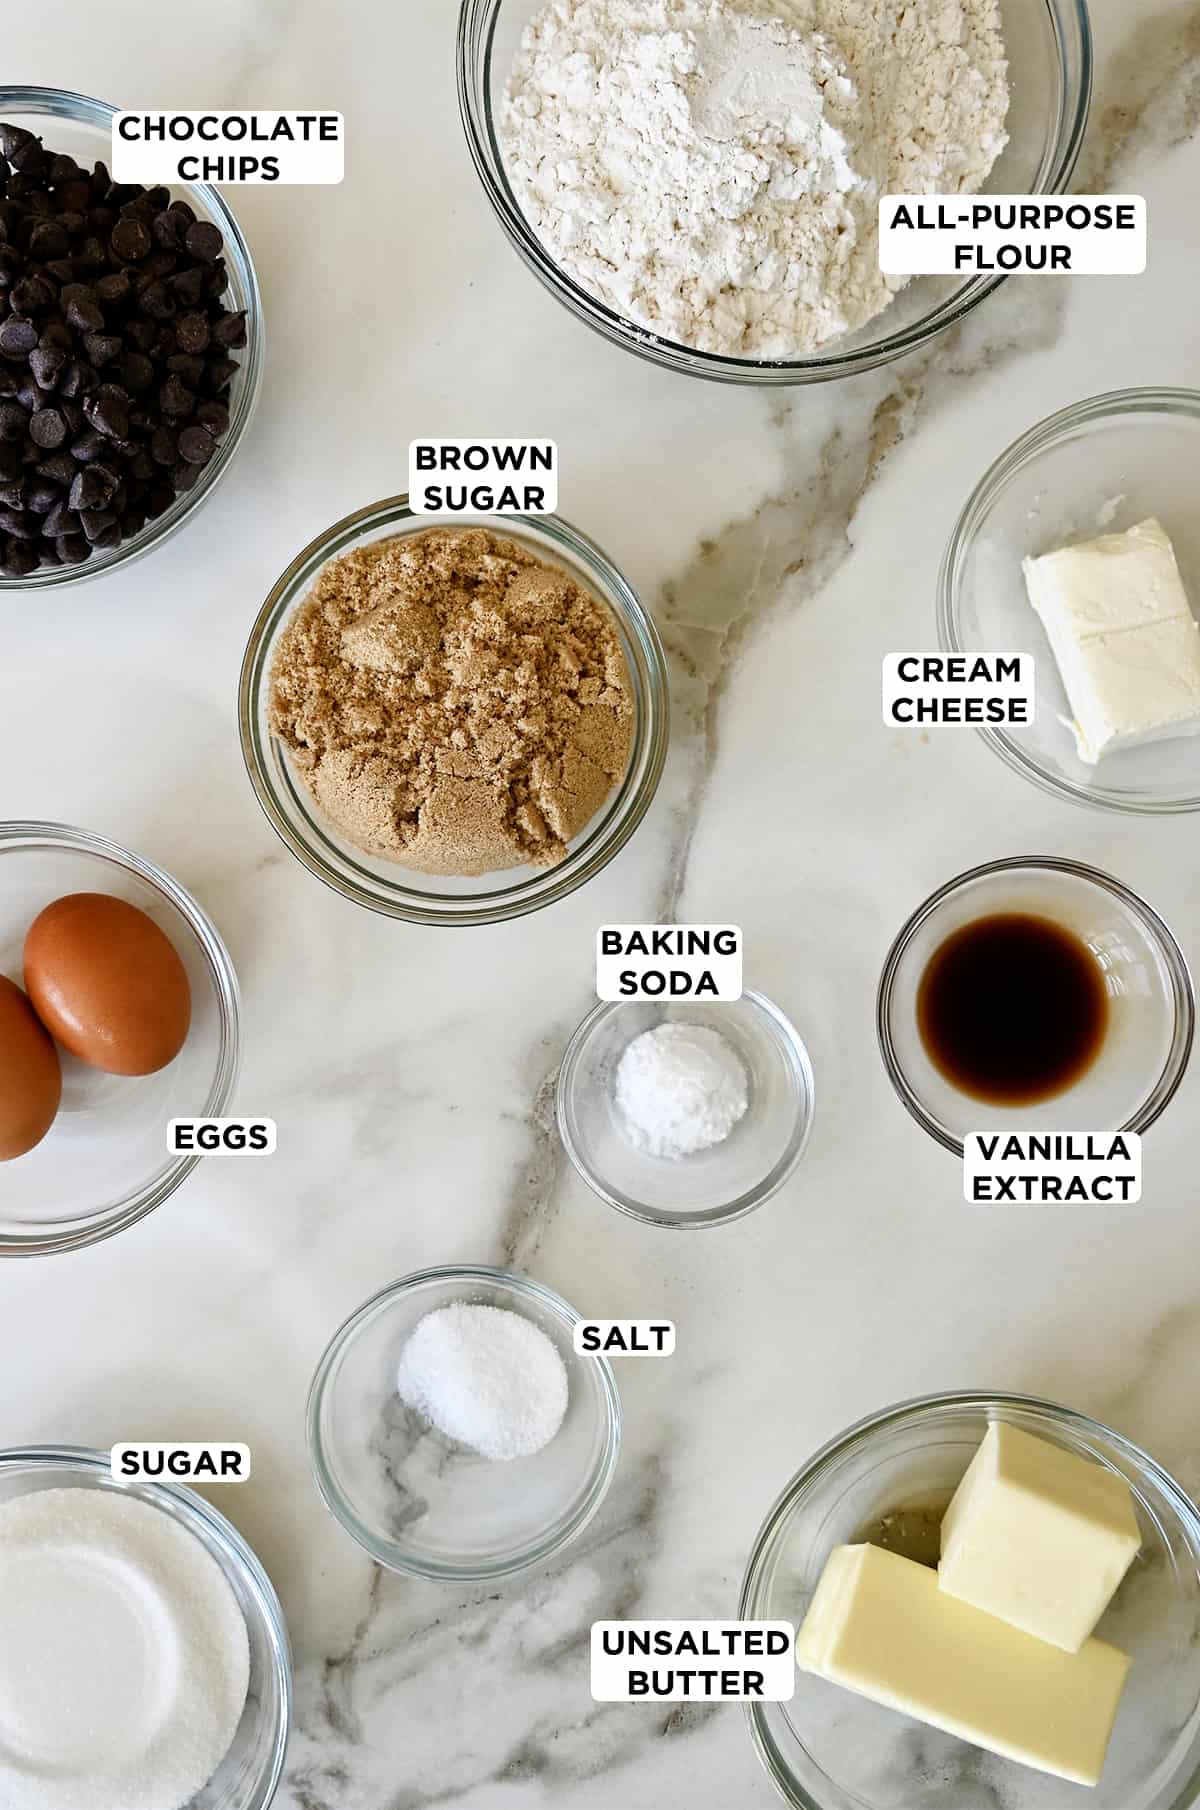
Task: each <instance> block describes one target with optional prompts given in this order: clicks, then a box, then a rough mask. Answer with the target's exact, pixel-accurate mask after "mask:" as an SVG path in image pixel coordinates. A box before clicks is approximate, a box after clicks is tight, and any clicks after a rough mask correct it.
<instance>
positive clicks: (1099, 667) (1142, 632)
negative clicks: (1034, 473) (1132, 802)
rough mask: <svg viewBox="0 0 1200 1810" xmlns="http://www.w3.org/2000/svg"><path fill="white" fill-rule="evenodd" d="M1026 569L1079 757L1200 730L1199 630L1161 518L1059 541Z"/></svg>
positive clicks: (1089, 759) (1093, 760)
mask: <svg viewBox="0 0 1200 1810" xmlns="http://www.w3.org/2000/svg"><path fill="white" fill-rule="evenodd" d="M1023 570H1024V573H1025V586H1026V589H1027V590H1028V592H1029V601H1030V603H1031V604H1032V605H1033V607H1034V609H1035V610H1036V611H1037V613H1038V615H1039V616H1040V617H1041V619H1042V626H1043V627H1044V629H1045V631H1046V634H1047V637H1048V638H1049V641H1050V646H1051V648H1052V649H1053V651H1054V658H1055V661H1056V662H1057V665H1058V670H1059V673H1060V674H1061V676H1062V682H1063V685H1064V687H1065V689H1066V693H1067V697H1068V699H1069V701H1070V705H1071V710H1072V713H1073V721H1072V723H1071V728H1072V729H1073V730H1074V733H1075V744H1076V747H1077V749H1078V752H1079V758H1080V760H1082V761H1086V762H1087V763H1088V765H1090V766H1094V765H1095V763H1096V762H1097V761H1098V760H1100V759H1101V757H1102V756H1103V755H1105V754H1111V753H1113V752H1114V751H1115V750H1116V749H1119V748H1136V747H1140V746H1142V745H1143V744H1144V743H1146V742H1158V741H1164V740H1170V739H1172V738H1174V737H1176V736H1183V735H1200V628H1198V627H1197V624H1196V620H1195V617H1194V616H1193V615H1192V612H1191V609H1190V607H1189V605H1188V600H1187V593H1186V591H1185V590H1184V588H1183V580H1182V578H1181V577H1180V575H1179V567H1178V565H1177V564H1176V561H1175V549H1174V548H1173V547H1172V545H1171V540H1170V536H1169V535H1168V534H1167V532H1166V529H1165V528H1164V527H1163V526H1162V523H1161V522H1157V521H1155V519H1154V518H1153V516H1151V517H1149V518H1148V519H1147V520H1146V521H1144V522H1139V523H1138V524H1137V526H1136V527H1134V528H1129V529H1127V530H1126V532H1125V533H1124V534H1102V535H1100V536H1099V538H1098V539H1097V540H1089V541H1083V542H1081V543H1080V544H1079V545H1077V546H1074V547H1060V548H1059V549H1058V550H1057V551H1056V552H1053V553H1043V554H1042V555H1041V556H1040V558H1037V559H1027V560H1025V562H1024V565H1023Z"/></svg>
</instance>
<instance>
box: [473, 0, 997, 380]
mask: <svg viewBox="0 0 1200 1810" xmlns="http://www.w3.org/2000/svg"><path fill="white" fill-rule="evenodd" d="M1007 108H1008V86H1007V66H1006V63H1005V58H1004V46H1003V42H1002V39H1001V35H1000V15H999V3H998V0H774V3H773V4H772V0H550V4H548V5H547V6H545V7H544V8H543V10H542V11H541V12H540V13H538V14H537V15H536V17H535V18H534V19H533V20H532V21H531V23H530V24H529V26H528V27H527V29H526V31H525V34H524V37H523V39H522V44H521V48H520V50H519V51H518V53H517V56H516V59H515V61H514V64H513V69H512V74H511V78H510V81H509V86H508V92H507V97H506V101H505V104H504V107H503V109H502V116H501V135H502V139H503V142H504V146H505V154H506V159H507V166H508V173H509V177H510V180H511V182H512V184H513V188H514V191H515V193H516V195H517V198H518V200H519V201H520V203H521V206H522V207H523V209H524V210H525V213H526V215H527V216H528V218H529V221H530V224H531V225H532V227H533V228H534V230H535V232H536V233H537V234H538V236H539V237H540V238H541V239H542V241H543V243H544V244H545V246H546V249H547V250H548V252H549V253H550V255H551V256H552V257H553V258H554V260H555V261H556V262H557V263H558V264H559V265H560V266H561V267H562V269H563V270H564V271H565V272H566V273H567V274H568V275H569V276H571V277H572V278H573V279H574V280H575V281H576V282H578V283H579V284H580V285H581V287H583V288H584V289H587V290H588V291H590V292H591V293H592V294H593V295H595V296H596V297H598V298H599V299H600V300H601V301H603V302H605V303H607V304H608V305H609V307H611V308H613V309H615V310H616V311H617V312H618V313H619V314H622V315H624V316H625V317H626V318H628V319H631V320H633V321H634V322H635V323H637V324H639V325H641V326H644V327H646V328H648V329H650V330H651V331H652V332H654V333H657V334H660V335H663V336H664V337H666V338H668V339H672V340H676V341H678V342H680V343H682V344H684V345H687V346H693V347H697V348H699V349H700V350H702V351H706V352H715V353H721V354H724V355H726V356H735V357H752V358H791V357H798V356H802V355H804V354H805V353H807V352H811V351H813V350H814V349H815V348H817V347H818V346H821V345H823V344H824V343H825V342H826V341H828V340H830V339H833V338H835V337H836V336H837V335H839V334H843V333H848V332H852V331H853V330H854V329H855V328H857V327H860V326H862V325H863V324H864V323H865V322H866V321H868V320H870V319H871V317H872V316H873V315H875V314H878V313H879V311H880V309H882V308H884V307H886V305H887V303H888V302H889V301H890V300H891V297H892V294H893V293H894V291H895V289H897V288H899V287H901V286H902V285H903V283H904V282H905V281H906V280H907V279H905V278H903V277H892V278H886V277H884V276H882V275H881V274H880V271H879V264H878V232H877V209H878V202H879V198H880V196H881V195H882V194H885V193H923V194H934V193H952V192H956V191H960V190H962V191H972V190H975V189H977V188H979V187H980V185H981V184H982V183H983V182H984V180H985V179H986V177H987V175H988V172H989V171H990V170H991V168H992V165H993V163H994V162H995V160H996V158H997V157H998V156H999V154H1000V152H1001V150H1002V149H1003V147H1004V144H1005V131H1004V121H1005V116H1006V113H1007Z"/></svg>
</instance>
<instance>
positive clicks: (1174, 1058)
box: [877, 855, 1195, 1156]
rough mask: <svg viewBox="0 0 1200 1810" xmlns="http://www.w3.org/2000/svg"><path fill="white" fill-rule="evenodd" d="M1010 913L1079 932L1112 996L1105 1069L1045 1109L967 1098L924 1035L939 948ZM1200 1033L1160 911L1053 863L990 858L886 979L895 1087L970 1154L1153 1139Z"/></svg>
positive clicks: (882, 1013)
mask: <svg viewBox="0 0 1200 1810" xmlns="http://www.w3.org/2000/svg"><path fill="white" fill-rule="evenodd" d="M1006 911H1016V912H1029V913H1031V914H1032V915H1033V916H1035V917H1046V918H1051V919H1053V920H1054V922H1055V923H1058V924H1061V925H1062V926H1063V927H1064V929H1067V930H1070V931H1073V932H1074V934H1075V935H1076V936H1078V937H1079V938H1080V940H1081V941H1082V942H1084V943H1086V944H1087V946H1088V947H1089V948H1090V949H1091V951H1092V953H1093V955H1094V956H1095V957H1096V960H1097V961H1098V963H1099V964H1100V967H1101V968H1102V969H1103V971H1104V981H1105V988H1106V990H1107V993H1108V1029H1107V1032H1106V1034H1105V1038H1104V1042H1103V1044H1102V1046H1101V1048H1100V1051H1099V1053H1098V1055H1097V1056H1096V1059H1095V1061H1094V1062H1093V1063H1092V1065H1091V1067H1090V1068H1088V1069H1087V1070H1086V1071H1085V1072H1084V1074H1082V1075H1081V1076H1080V1078H1079V1079H1078V1080H1077V1081H1076V1082H1075V1083H1074V1085H1073V1086H1071V1087H1069V1088H1065V1089H1064V1090H1063V1091H1062V1092H1061V1093H1058V1094H1055V1095H1054V1096H1053V1097H1052V1098H1051V1099H1048V1100H1044V1101H1042V1102H1041V1103H1040V1104H1038V1105H1033V1106H991V1105H988V1104H987V1103H986V1102H985V1101H982V1100H976V1099H973V1098H971V1097H970V1096H969V1095H968V1094H965V1093H961V1092H960V1091H959V1090H958V1089H957V1088H956V1087H953V1086H952V1085H951V1083H950V1082H949V1081H947V1080H946V1078H945V1077H944V1076H943V1075H942V1074H941V1073H940V1072H939V1070H938V1069H937V1068H935V1067H934V1064H933V1063H932V1062H931V1060H930V1058H929V1056H928V1054H927V1053H926V1050H925V1046H924V1044H923V1042H922V1040H921V1034H920V1031H919V1029H918V1027H917V1012H916V1001H917V992H918V988H919V987H920V984H921V977H922V975H923V974H924V972H925V969H926V967H927V965H928V963H929V960H930V958H931V956H932V955H933V954H934V952H935V950H937V949H938V948H940V946H941V944H942V943H943V942H944V941H945V940H946V938H947V937H948V936H950V935H951V934H952V933H953V932H954V931H956V930H958V929H960V928H961V927H962V925H964V924H968V923H972V922H973V921H974V920H975V919H976V918H982V917H987V916H989V915H990V914H991V913H993V912H1006ZM1194 1024H1195V999H1194V996H1193V993H1192V980H1191V975H1190V974H1189V972H1188V966H1187V962H1186V961H1185V959H1184V955H1183V951H1182V950H1181V949H1180V947H1179V944H1178V943H1177V942H1176V941H1175V938H1174V936H1173V935H1172V934H1171V932H1170V930H1169V929H1168V928H1167V926H1166V924H1164V922H1163V920H1162V919H1161V918H1160V917H1159V916H1158V913H1157V912H1156V911H1154V910H1152V909H1151V907H1150V906H1149V905H1147V904H1146V902H1145V900H1144V899H1141V898H1139V897H1138V895H1137V894H1136V893H1135V892H1131V891H1130V889H1129V888H1128V887H1127V886H1122V884H1121V882H1120V881H1119V880H1114V879H1112V878H1111V877H1110V876H1109V875H1108V874H1103V873H1101V872H1100V871H1099V870H1098V869H1097V868H1094V867H1085V866H1084V865H1083V864H1082V862H1079V861H1068V860H1064V859H1060V858H1058V857H1056V856H1053V855H1030V856H1017V857H1014V858H1013V859H1011V860H1004V861H989V862H988V863H987V864H986V866H983V867H974V868H971V869H970V871H969V872H967V873H964V874H959V875H958V876H957V877H956V878H955V879H953V880H948V881H947V882H946V884H945V885H944V886H941V887H939V888H938V890H937V892H935V893H934V894H933V895H932V896H931V897H930V898H928V899H926V901H925V903H924V904H923V905H921V906H920V907H919V908H918V909H917V910H916V911H915V912H914V913H913V915H912V917H911V918H909V920H908V922H907V924H905V926H904V928H903V929H902V930H901V932H900V934H899V935H898V936H897V938H896V940H895V942H894V943H893V944H892V947H891V949H890V950H889V952H888V958H887V961H886V962H885V963H884V967H883V974H882V976H881V978H880V982H879V997H878V1004H877V1027H878V1031H879V1047H880V1050H881V1052H882V1055H883V1062H884V1067H885V1068H886V1069H887V1072H888V1076H889V1078H890V1080H891V1082H892V1085H893V1087H894V1088H895V1089H896V1092H897V1093H898V1094H899V1096H900V1098H901V1100H902V1101H903V1102H904V1105H905V1106H906V1107H907V1108H908V1110H909V1112H910V1113H911V1114H912V1116H913V1118H914V1119H916V1121H917V1123H918V1125H921V1126H923V1127H924V1129H925V1130H926V1131H927V1132H928V1133H929V1135H930V1136H931V1137H934V1138H936V1139H937V1141H938V1143H939V1144H943V1145H944V1146H945V1148H946V1149H947V1150H953V1151H955V1152H956V1153H957V1154H958V1155H959V1156H961V1155H962V1151H963V1139H964V1137H965V1136H966V1135H967V1134H968V1133H969V1132H989V1131H999V1132H1005V1131H1012V1130H1015V1129H1018V1128H1019V1129H1021V1130H1023V1131H1093V1132H1117V1131H1136V1132H1142V1131H1145V1130H1146V1129H1147V1128H1148V1127H1149V1126H1151V1125H1153V1123H1154V1121H1155V1119H1157V1118H1158V1116H1159V1114H1160V1113H1161V1112H1162V1111H1163V1110H1164V1108H1165V1107H1166V1106H1167V1104H1168V1103H1169V1101H1170V1100H1171V1097H1172V1095H1173V1094H1174V1092H1175V1090H1176V1088H1177V1087H1178V1086H1179V1083H1180V1081H1181V1080H1182V1079H1183V1073H1184V1070H1185V1069H1186V1067H1187V1063H1188V1056H1189V1055H1190V1053H1191V1048H1192V1034H1193V1029H1194Z"/></svg>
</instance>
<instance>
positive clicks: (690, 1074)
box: [616, 1020, 749, 1157]
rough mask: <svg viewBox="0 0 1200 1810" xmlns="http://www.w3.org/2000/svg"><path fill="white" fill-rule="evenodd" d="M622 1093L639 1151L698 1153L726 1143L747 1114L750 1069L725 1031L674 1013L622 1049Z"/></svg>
mask: <svg viewBox="0 0 1200 1810" xmlns="http://www.w3.org/2000/svg"><path fill="white" fill-rule="evenodd" d="M616 1100H617V1108H618V1110H619V1112H620V1113H621V1116H622V1119H623V1120H624V1124H625V1129H626V1132H627V1134H628V1136H629V1139H630V1142H631V1143H633V1144H636V1145H637V1147H638V1149H639V1150H647V1151H649V1153H650V1155H651V1156H667V1157H681V1156H693V1155H695V1153H696V1152H697V1151H698V1150H709V1149H711V1148H712V1146H713V1145H714V1144H720V1143H723V1142H724V1140H725V1139H726V1138H727V1137H728V1136H729V1133H730V1132H731V1131H732V1130H733V1128H734V1126H735V1125H736V1124H737V1122H738V1120H739V1119H740V1118H741V1117H742V1115H743V1114H744V1112H745V1110H746V1107H747V1104H748V1102H749V1096H748V1093H747V1086H746V1071H745V1068H744V1067H743V1066H742V1059H741V1057H740V1056H739V1055H738V1053H737V1051H736V1050H735V1049H734V1048H733V1046H732V1044H730V1043H727V1042H726V1040H725V1038H724V1037H722V1036H721V1035H720V1033H719V1032H717V1031H713V1030H710V1029H709V1028H708V1026H707V1025H702V1024H680V1023H679V1022H678V1021H677V1020H669V1021H668V1022H667V1023H666V1024H660V1025H656V1026H655V1028H654V1029H653V1030H652V1031H643V1032H642V1034H641V1036H640V1037H635V1038H634V1039H633V1042H632V1043H630V1044H629V1045H628V1047H627V1048H626V1049H625V1050H624V1052H623V1053H622V1056H621V1060H620V1062H619V1063H618V1064H617V1078H616Z"/></svg>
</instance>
